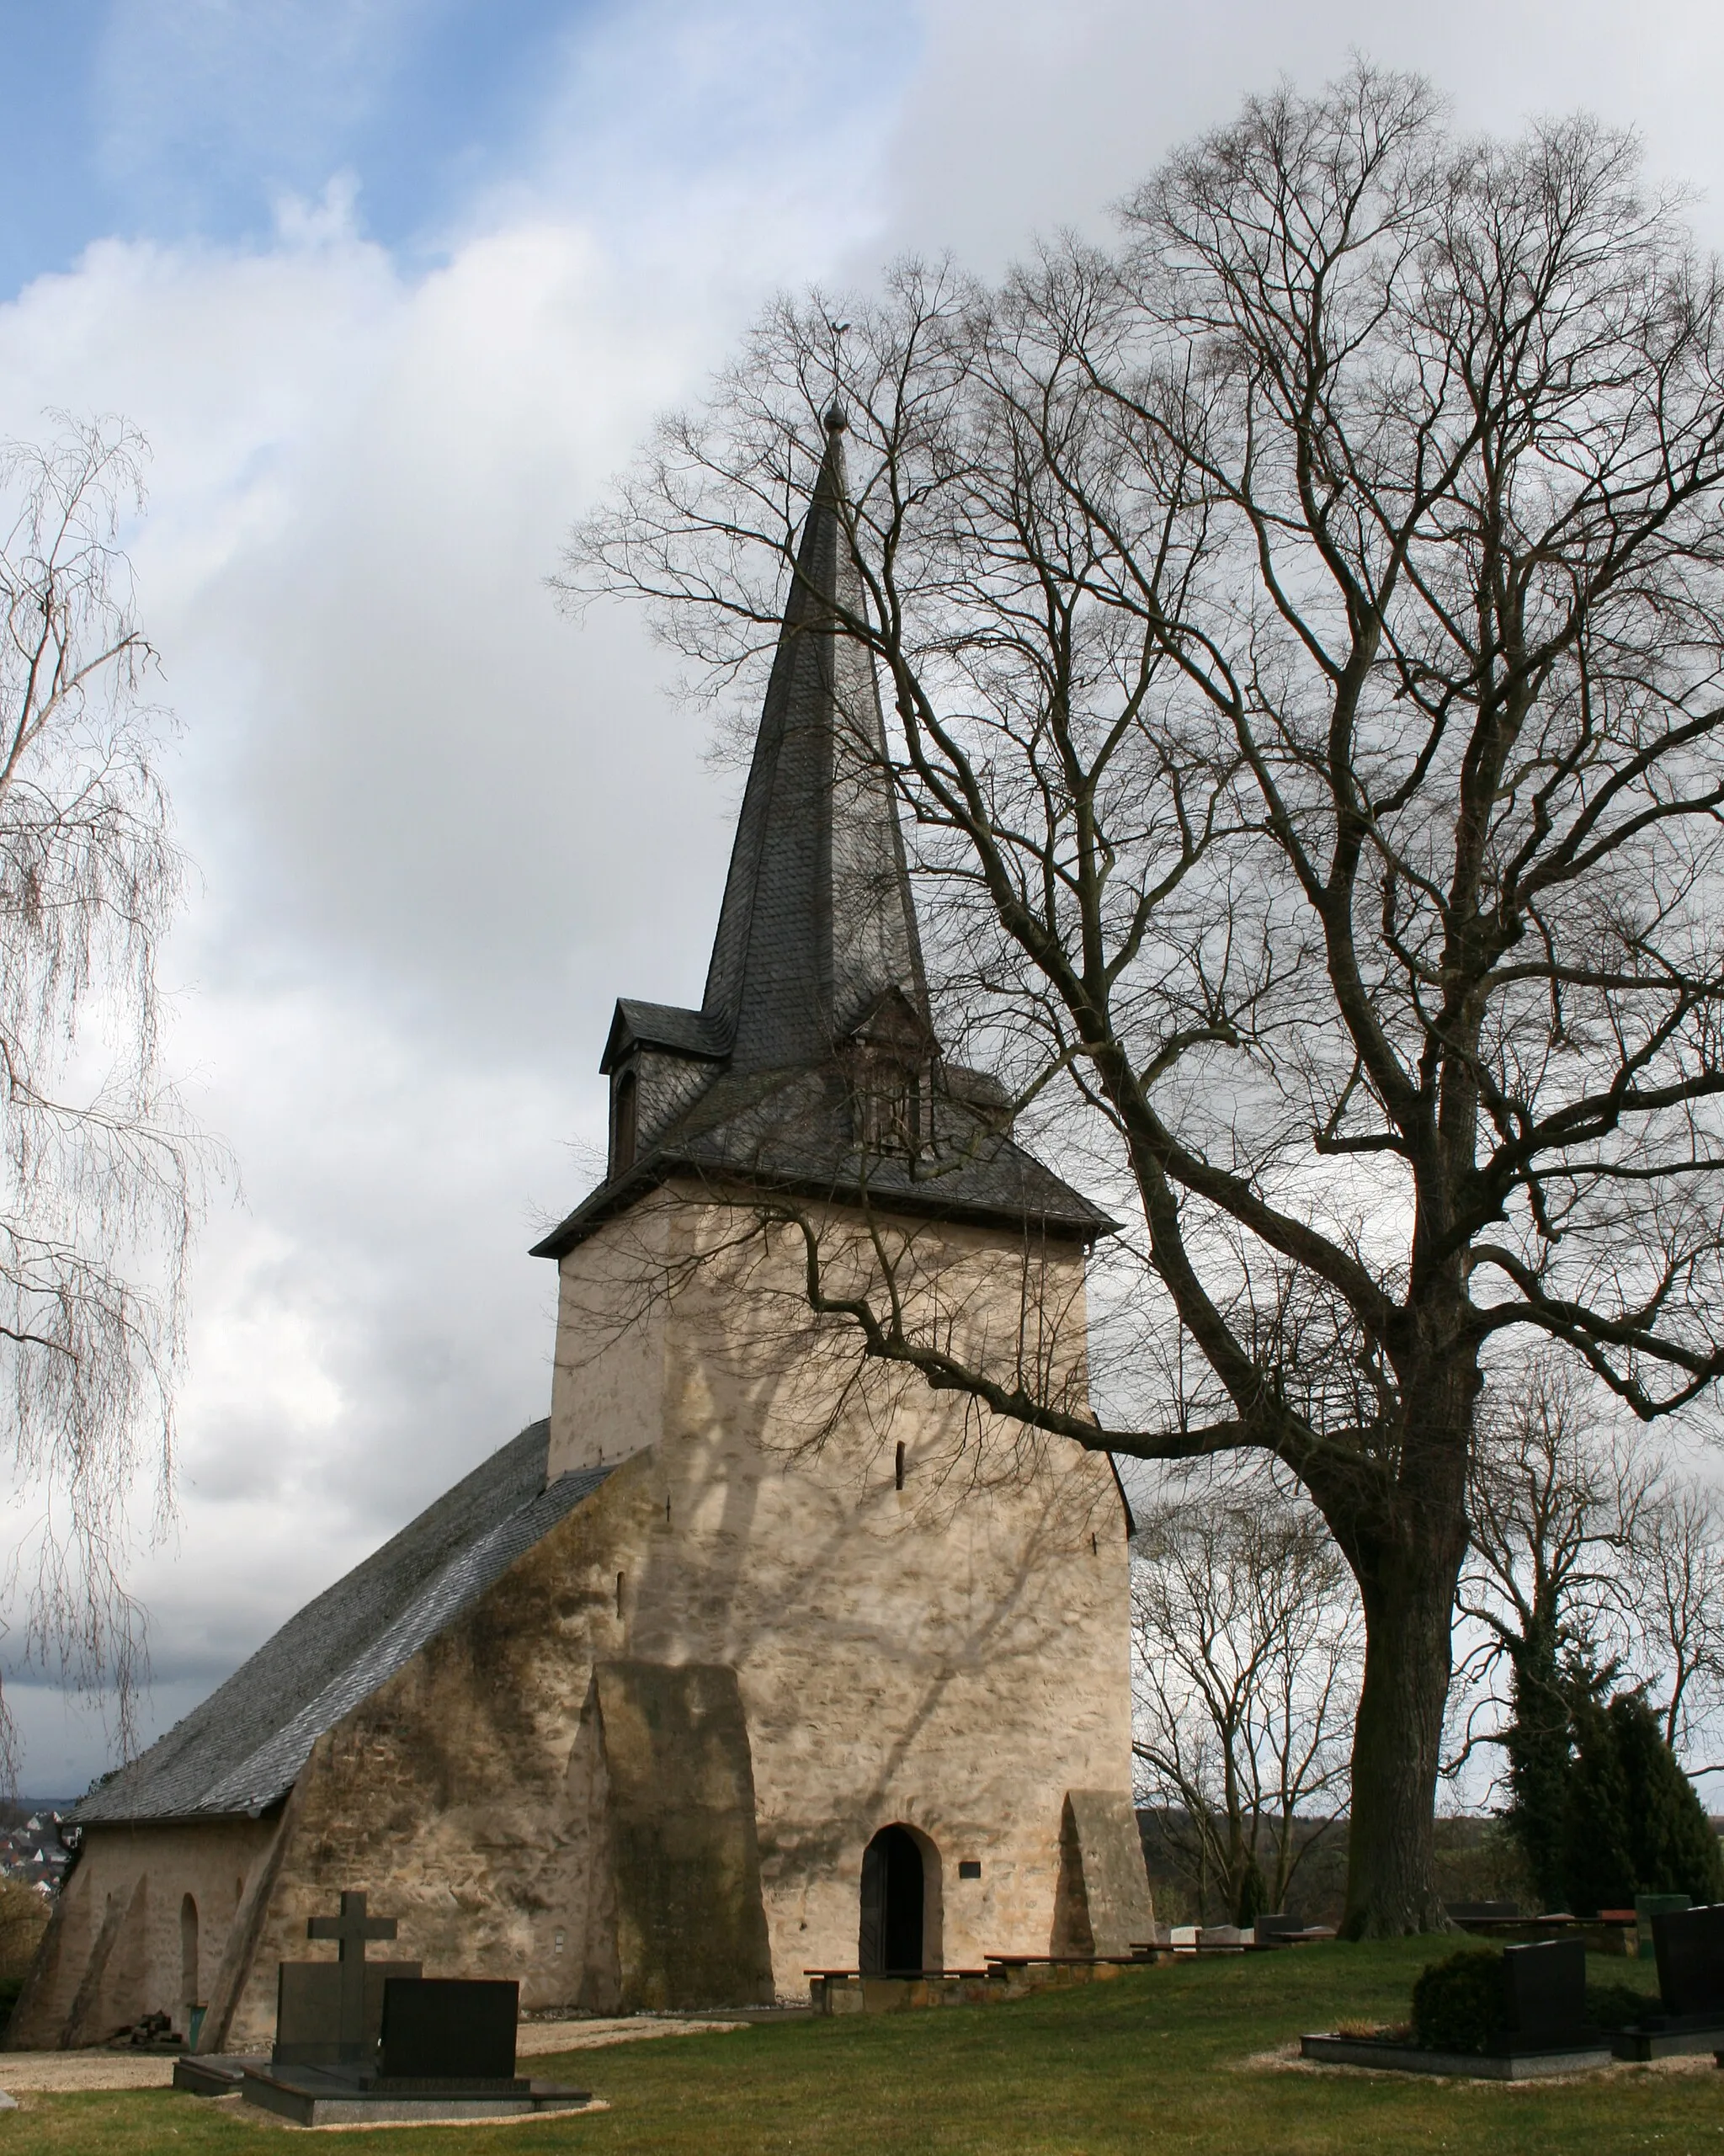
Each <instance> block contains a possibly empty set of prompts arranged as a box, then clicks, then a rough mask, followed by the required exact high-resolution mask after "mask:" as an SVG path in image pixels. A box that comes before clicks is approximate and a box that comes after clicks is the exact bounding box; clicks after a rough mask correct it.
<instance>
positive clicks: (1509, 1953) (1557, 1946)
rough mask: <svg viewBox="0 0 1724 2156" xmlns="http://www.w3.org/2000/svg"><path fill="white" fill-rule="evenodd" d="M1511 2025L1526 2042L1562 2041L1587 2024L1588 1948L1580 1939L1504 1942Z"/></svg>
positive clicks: (1504, 1964) (1511, 2029)
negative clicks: (1528, 1942) (1525, 1944)
mask: <svg viewBox="0 0 1724 2156" xmlns="http://www.w3.org/2000/svg"><path fill="white" fill-rule="evenodd" d="M1503 1981H1504V1983H1506V1985H1507V1986H1508V2026H1509V2029H1510V2031H1512V2033H1513V2034H1514V2036H1516V2037H1518V2038H1519V2039H1520V2040H1521V2041H1522V2042H1529V2043H1560V2042H1563V2041H1565V2040H1566V2039H1567V2038H1569V2037H1572V2036H1578V2034H1579V2032H1580V2031H1581V2030H1582V2029H1583V2028H1584V2027H1585V2026H1586V1947H1585V1945H1584V1943H1583V1941H1582V1940H1578V1939H1545V1940H1537V1941H1535V1942H1534V1943H1532V1944H1530V1945H1527V1946H1505V1947H1504V1948H1503Z"/></svg>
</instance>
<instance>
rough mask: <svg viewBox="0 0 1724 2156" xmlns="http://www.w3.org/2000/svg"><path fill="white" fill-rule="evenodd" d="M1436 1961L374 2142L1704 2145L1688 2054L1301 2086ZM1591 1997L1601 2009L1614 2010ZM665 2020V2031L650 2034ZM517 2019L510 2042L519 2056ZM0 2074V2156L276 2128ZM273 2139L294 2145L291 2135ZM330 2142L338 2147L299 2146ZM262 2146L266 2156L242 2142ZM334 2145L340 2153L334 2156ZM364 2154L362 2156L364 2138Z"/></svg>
mask: <svg viewBox="0 0 1724 2156" xmlns="http://www.w3.org/2000/svg"><path fill="white" fill-rule="evenodd" d="M1449 1947H1450V1942H1449V1941H1446V1940H1431V1939H1429V1938H1425V1939H1409V1940H1397V1941H1392V1942H1384V1943H1378V1944H1375V1945H1369V1946H1350V1945H1348V1944H1345V1943H1344V1942H1328V1943H1320V1944H1317V1945H1314V1946H1309V1947H1304V1948H1301V1949H1299V1950H1297V1951H1291V1952H1289V1951H1275V1952H1270V1953H1262V1954H1250V1953H1232V1954H1220V1953H1217V1954H1214V1955H1193V1956H1183V1955H1182V1956H1178V1957H1175V1958H1173V1959H1170V1960H1168V1961H1166V1962H1161V1963H1159V1964H1156V1965H1140V1966H1138V1967H1127V1968H1125V1969H1122V1970H1120V1972H1119V1973H1118V1974H1117V1976H1116V1977H1115V1978H1113V1979H1112V1980H1111V1981H1109V1982H1105V1983H1091V1984H1081V1985H1079V1984H1073V1985H1069V1986H1060V1987H1054V1988H1045V1989H1040V1990H1036V1991H1033V1992H1029V1993H1026V1994H1024V1995H1022V1996H1021V1997H1019V1998H1018V1999H1014V2000H1012V2001H1009V2002H1007V2003H1004V2004H1000V2005H998V2007H996V2008H994V2009H993V2010H987V2011H953V2012H931V2013H918V2012H902V2013H891V2014H880V2015H836V2016H813V2015H797V2014H793V2013H782V2012H781V2013H779V2014H777V2015H764V2016H763V2017H762V2018H761V2019H760V2020H758V2021H757V2022H755V2023H753V2024H752V2025H750V2026H739V2027H732V2028H731V2029H729V2030H728V2031H726V2032H724V2033H722V2034H716V2033H710V2034H702V2035H700V2036H692V2035H678V2036H668V2037H666V2038H664V2039H662V2040H661V2041H657V2042H635V2043H626V2044H615V2045H613V2044H602V2045H600V2046H599V2047H596V2048H592V2049H583V2050H581V2051H578V2052H572V2053H571V2054H569V2055H568V2056H567V2057H564V2058H558V2057H556V2056H554V2055H552V2056H545V2057H535V2058H533V2059H532V2060H531V2062H530V2065H531V2072H532V2078H533V2079H542V2080H545V2081H556V2082H557V2083H559V2084H563V2085H566V2086H572V2087H577V2088H581V2089H590V2090H591V2091H592V2094H593V2098H594V2099H595V2100H597V2102H598V2103H600V2104H602V2105H604V2106H605V2108H604V2109H603V2110H599V2109H592V2110H588V2111H573V2112H564V2113H561V2114H559V2115H543V2116H536V2117H535V2116H522V2117H519V2119H517V2120H514V2121H496V2122H487V2121H483V2120H471V2119H469V2120H466V2121H461V2122H460V2123H459V2124H458V2125H457V2126H455V2127H438V2126H433V2125H423V2126H421V2125H400V2126H393V2127H391V2128H390V2129H389V2137H388V2139H387V2140H386V2143H385V2144H384V2146H385V2147H386V2148H387V2149H388V2151H389V2152H390V2156H396V2152H397V2151H399V2152H400V2156H412V2152H416V2151H421V2150H423V2151H425V2152H434V2151H438V2150H448V2149H451V2148H460V2150H461V2151H463V2152H464V2156H465V2152H467V2151H469V2150H471V2151H474V2152H476V2153H478V2156H483V2152H488V2151H491V2150H493V2149H494V2150H497V2151H519V2152H523V2153H524V2152H527V2151H540V2150H552V2149H555V2150H559V2151H561V2150H571V2151H575V2150H579V2151H586V2150H588V2149H591V2150H594V2151H600V2150H602V2151H605V2152H641V2153H642V2156H645V2153H646V2152H652V2156H679V2153H680V2152H683V2151H689V2152H693V2151H695V2150H700V2151H701V2152H703V2156H730V2152H735V2156H753V2153H754V2152H758V2150H760V2149H762V2148H792V2149H795V2150H797V2151H799V2152H800V2151H806V2152H824V2151H832V2152H834V2156H837V2152H839V2151H847V2150H854V2149H855V2148H861V2147H867V2148H877V2149H881V2150H883V2151H887V2152H898V2151H902V2152H904V2156H911V2152H922V2151H927V2150H939V2151H950V2152H954V2156H958V2152H963V2153H964V2156H969V2152H978V2156H979V2152H981V2151H983V2150H995V2149H1009V2150H1014V2151H1018V2150H1023V2151H1035V2152H1042V2151H1047V2152H1054V2151H1060V2152H1066V2151H1071V2150H1073V2149H1080V2148H1081V2149H1083V2150H1084V2151H1086V2152H1088V2151H1095V2152H1099V2156H1111V2153H1112V2152H1115V2151H1118V2152H1120V2156H1125V2152H1127V2151H1132V2152H1136V2151H1141V2150H1144V2149H1150V2150H1156V2149H1160V2148H1168V2149H1175V2148H1177V2149H1179V2150H1182V2151H1184V2150H1189V2151H1193V2152H1208V2151H1214V2152H1217V2156H1221V2152H1227V2156H1232V2152H1237V2151H1238V2150H1241V2149H1254V2148H1264V2149H1270V2148H1272V2149H1275V2150H1277V2151H1280V2150H1292V2151H1297V2152H1301V2153H1303V2152H1309V2156H1319V2152H1322V2156H1327V2152H1329V2151H1334V2152H1336V2156H1340V2152H1342V2151H1344V2150H1354V2149H1358V2148H1379V2147H1387V2148H1397V2147H1409V2148H1419V2147H1424V2146H1431V2147H1436V2146H1439V2145H1445V2146H1446V2148H1448V2149H1449V2150H1450V2151H1456V2152H1467V2151H1477V2152H1480V2156H1483V2152H1485V2151H1487V2150H1490V2151H1495V2150H1499V2149H1505V2148H1506V2149H1509V2150H1518V2149H1533V2148H1570V2147H1583V2146H1599V2147H1604V2146H1619V2147H1636V2146H1640V2145H1645V2144H1652V2145H1662V2146H1664V2147H1668V2148H1673V2149H1683V2148H1694V2147H1700V2146H1705V2145H1710V2144H1711V2143H1712V2142H1713V2141H1714V2139H1715V2138H1716V2136H1717V2135H1718V2133H1719V2132H1720V2131H1721V2130H1724V2073H1721V2072H1719V2070H1718V2069H1717V2068H1716V2066H1715V2065H1714V2063H1713V2060H1712V2058H1711V2054H1710V2053H1706V2054H1700V2055H1689V2056H1687V2057H1684V2058H1667V2059H1663V2060H1658V2061H1654V2062H1652V2063H1631V2062H1626V2061H1621V2060H1617V2061H1614V2062H1612V2063H1607V2064H1606V2065H1605V2066H1604V2067H1603V2068H1600V2069H1599V2070H1598V2071H1596V2072H1592V2073H1585V2074H1582V2075H1571V2076H1567V2077H1565V2078H1562V2079H1557V2080H1553V2081H1533V2082H1527V2083H1501V2082H1495V2081H1479V2080H1472V2079H1462V2078H1460V2077H1447V2078H1434V2077H1431V2076H1429V2075H1423V2074H1410V2073H1383V2072H1360V2071H1358V2070H1356V2069H1352V2070H1343V2069H1338V2068H1317V2067H1315V2066H1312V2065H1311V2064H1309V2063H1306V2062H1303V2061H1301V2059H1300V2058H1299V2057H1298V2048H1299V2038H1300V2036H1301V2033H1303V2032H1305V2031H1309V2030H1312V2029H1320V2028H1329V2029H1337V2028H1365V2027H1367V2026H1373V2025H1377V2024H1382V2023H1386V2022H1389V2021H1391V2020H1404V2019H1405V2018H1406V2016H1407V2012H1408V2002H1409V1999H1410V1998H1411V1995H1412V1993H1413V1987H1414V1985H1415V1983H1417V1981H1418V1978H1419V1976H1420V1973H1421V1972H1422V1971H1423V1969H1424V1967H1426V1966H1427V1965H1428V1964H1429V1963H1430V1962H1433V1961H1434V1960H1439V1959H1441V1958H1442V1957H1443V1956H1444V1955H1445V1952H1446V1951H1449ZM1656 1973H1657V1972H1656V1965H1655V1964H1654V1963H1644V1962H1640V1961H1639V1960H1638V1959H1637V1958H1633V1959H1630V1960H1626V1961H1625V1960H1622V1959H1620V1958H1611V1957H1605V1956H1586V1978H1587V1983H1588V1990H1589V1991H1591V1992H1592V1993H1594V1994H1598V1993H1599V1989H1600V1987H1603V1986H1610V1985H1612V1984H1615V1985H1619V1986H1623V1987H1625V1988H1627V1989H1629V1990H1636V1989H1638V1991H1639V1993H1640V1995H1641V1996H1642V1999H1644V2001H1645V2004H1646V2008H1647V2011H1656V2010H1657V2005H1658V1999H1657V1991H1656V1988H1655V1981H1656ZM1614 1995H1615V1994H1611V1996H1613V1997H1614ZM671 2026H675V2025H671ZM530 2027H531V2025H530V2024H525V2025H524V2026H523V2031H522V2034H523V2037H524V2038H525V2036H527V2033H528V2031H529V2029H530ZM18 2076H19V2061H18V2058H17V2056H16V2055H15V2054H14V2055H7V2054H0V2087H13V2088H16V2089H18V2090H19V2094H18V2102H19V2106H20V2108H19V2110H17V2111H8V2112H3V2113H0V2156H13V2151H18V2152H24V2151H28V2152H29V2156H98V2152H99V2153H100V2156H113V2152H115V2151H120V2150H123V2151H125V2152H127V2156H130V2152H133V2151H136V2152H140V2156H142V2152H149V2156H157V2152H162V2156H166V2152H168V2151H170V2150H171V2151H173V2152H175V2156H203V2152H205V2151H218V2150H219V2151H222V2152H228V2151H237V2150H244V2149H247V2148H255V2147H256V2146H257V2145H258V2140H257V2137H258V2134H259V2133H260V2132H261V2133H265V2134H268V2133H269V2132H274V2131H277V2130H279V2129H278V2127H277V2123H276V2121H275V2120H274V2118H273V2117H272V2116H271V2115H270V2114H269V2113H266V2112H264V2111H261V2110H260V2109H258V2107H257V2106H255V2105H248V2104H247V2101H246V2100H244V2099H243V2098H242V2097H241V2096H239V2095H226V2096H223V2097H216V2098H207V2097H199V2096H194V2095H189V2094H186V2093H184V2091H182V2090H178V2089H173V2088H172V2087H165V2086H164V2087H155V2088H148V2089H132V2090H105V2091H104V2090H91V2091H89V2092H88V2093H77V2092H64V2093H58V2094H51V2093H45V2092H37V2093H32V2092H30V2091H29V2090H28V2089H24V2088H22V2086H21V2085H20V2084H19V2079H18ZM286 2130H288V2131H290V2132H291V2131H293V2130H294V2129H293V2128H292V2127H287V2129H286ZM320 2131H321V2132H322V2133H323V2134H324V2136H325V2137H333V2138H334V2140H335V2142H336V2144H337V2145H338V2146H339V2145H342V2134H343V2128H341V2127H324V2128H322V2129H320ZM263 2145H264V2146H265V2147H268V2146H269V2145H270V2143H269V2142H267V2141H266V2142H265V2143H264V2144H263ZM359 2145H361V2144H360V2143H359V2142H358V2141H357V2139H356V2140H355V2142H354V2146H356V2147H357V2146H359ZM364 2145H367V2146H372V2147H375V2143H367V2144H364Z"/></svg>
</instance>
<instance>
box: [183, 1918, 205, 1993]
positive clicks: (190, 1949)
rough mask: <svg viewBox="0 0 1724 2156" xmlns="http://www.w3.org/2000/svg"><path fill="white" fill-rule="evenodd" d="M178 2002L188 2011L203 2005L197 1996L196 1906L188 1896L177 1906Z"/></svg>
mask: <svg viewBox="0 0 1724 2156" xmlns="http://www.w3.org/2000/svg"><path fill="white" fill-rule="evenodd" d="M179 2001H180V2004H181V2005H182V2006H183V2007H184V2008H185V2009H186V2010H188V2011H189V2010H191V2008H193V2007H194V2006H201V2005H202V2004H203V2001H202V2000H201V1999H200V1998H199V1996H198V1905H197V1903H195V1902H194V1900H193V1899H192V1898H191V1896H190V1895H189V1894H188V1895H186V1896H185V1897H184V1899H183V1900H182V1901H181V1903H180V1905H179Z"/></svg>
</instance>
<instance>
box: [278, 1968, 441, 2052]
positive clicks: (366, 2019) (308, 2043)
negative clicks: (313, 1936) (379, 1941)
mask: <svg viewBox="0 0 1724 2156" xmlns="http://www.w3.org/2000/svg"><path fill="white" fill-rule="evenodd" d="M418 1974H419V1964H418V1962H366V1963H365V1990H364V2008H363V2010H362V2013H361V2016H360V2023H359V2039H358V2041H357V2042H343V2035H342V2020H341V2005H342V1988H341V1967H340V1964H339V1963H338V1962H279V1963H278V1964H277V1965H276V1990H275V2045H274V2050H273V2051H272V2052H270V2057H271V2058H272V2059H273V2060H274V2063H275V2064H276V2065H277V2066H338V2065H340V2064H342V2063H343V2062H346V2063H350V2064H354V2065H358V2064H361V2063H364V2061H365V2060H367V2059H369V2058H374V2057H375V2054H376V2050H377V2039H378V2036H380V2033H381V2032H382V2028H383V1987H384V1986H385V1984H386V1983H388V1982H389V1980H390V1978H391V1977H416V1976H418Z"/></svg>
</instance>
